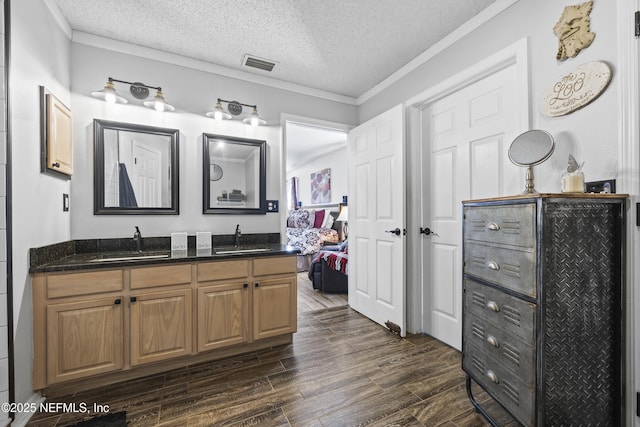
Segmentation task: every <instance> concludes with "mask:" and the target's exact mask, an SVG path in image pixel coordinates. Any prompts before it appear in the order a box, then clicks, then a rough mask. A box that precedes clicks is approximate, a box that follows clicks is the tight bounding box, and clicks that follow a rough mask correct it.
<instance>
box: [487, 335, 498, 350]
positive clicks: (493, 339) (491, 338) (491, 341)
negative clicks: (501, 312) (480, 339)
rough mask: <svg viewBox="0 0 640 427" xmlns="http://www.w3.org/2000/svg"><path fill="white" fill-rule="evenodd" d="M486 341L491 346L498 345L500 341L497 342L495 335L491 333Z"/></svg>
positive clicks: (496, 346)
mask: <svg viewBox="0 0 640 427" xmlns="http://www.w3.org/2000/svg"><path fill="white" fill-rule="evenodd" d="M487 342H488V343H489V344H491V345H492V346H494V347H495V348H498V347H500V343H499V342H498V339H497V338H496V337H494V336H493V335H489V336H488V337H487Z"/></svg>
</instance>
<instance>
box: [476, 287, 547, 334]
mask: <svg viewBox="0 0 640 427" xmlns="http://www.w3.org/2000/svg"><path fill="white" fill-rule="evenodd" d="M464 287H465V291H464V310H465V316H471V317H472V318H477V319H480V320H483V321H486V322H490V323H492V324H494V325H496V326H498V327H499V328H500V329H501V330H503V331H504V332H505V333H507V334H510V335H513V336H515V337H517V339H518V340H520V341H522V342H523V343H533V342H535V318H536V306H535V304H531V303H529V302H526V301H523V300H521V299H518V298H516V297H513V296H511V295H507V294H505V293H503V292H500V291H498V290H496V289H493V288H490V287H488V286H484V285H481V284H479V283H477V282H474V281H473V280H469V279H465V281H464Z"/></svg>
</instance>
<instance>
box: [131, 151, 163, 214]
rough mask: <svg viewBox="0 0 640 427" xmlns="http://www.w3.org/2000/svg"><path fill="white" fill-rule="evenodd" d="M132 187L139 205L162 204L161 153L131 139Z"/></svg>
mask: <svg viewBox="0 0 640 427" xmlns="http://www.w3.org/2000/svg"><path fill="white" fill-rule="evenodd" d="M132 151H133V183H132V184H133V188H134V191H135V194H136V199H137V201H138V206H140V207H161V206H162V182H161V181H162V178H161V176H160V170H161V167H160V161H161V154H160V152H159V151H157V150H154V149H152V148H150V147H149V146H148V145H145V144H141V143H138V142H137V141H133V150H132Z"/></svg>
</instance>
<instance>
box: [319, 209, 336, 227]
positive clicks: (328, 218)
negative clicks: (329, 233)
mask: <svg viewBox="0 0 640 427" xmlns="http://www.w3.org/2000/svg"><path fill="white" fill-rule="evenodd" d="M333 221H334V218H333V215H331V212H330V211H329V209H325V211H324V221H322V226H321V228H331V227H332V226H333Z"/></svg>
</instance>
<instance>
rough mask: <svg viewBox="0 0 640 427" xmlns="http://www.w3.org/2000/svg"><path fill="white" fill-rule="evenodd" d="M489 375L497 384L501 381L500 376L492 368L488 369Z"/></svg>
mask: <svg viewBox="0 0 640 427" xmlns="http://www.w3.org/2000/svg"><path fill="white" fill-rule="evenodd" d="M487 377H488V378H489V379H490V380H491V381H493V382H494V383H496V384H498V383H499V382H500V380H499V379H498V376H497V375H496V374H495V372H493V371H492V370H488V371H487Z"/></svg>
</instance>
